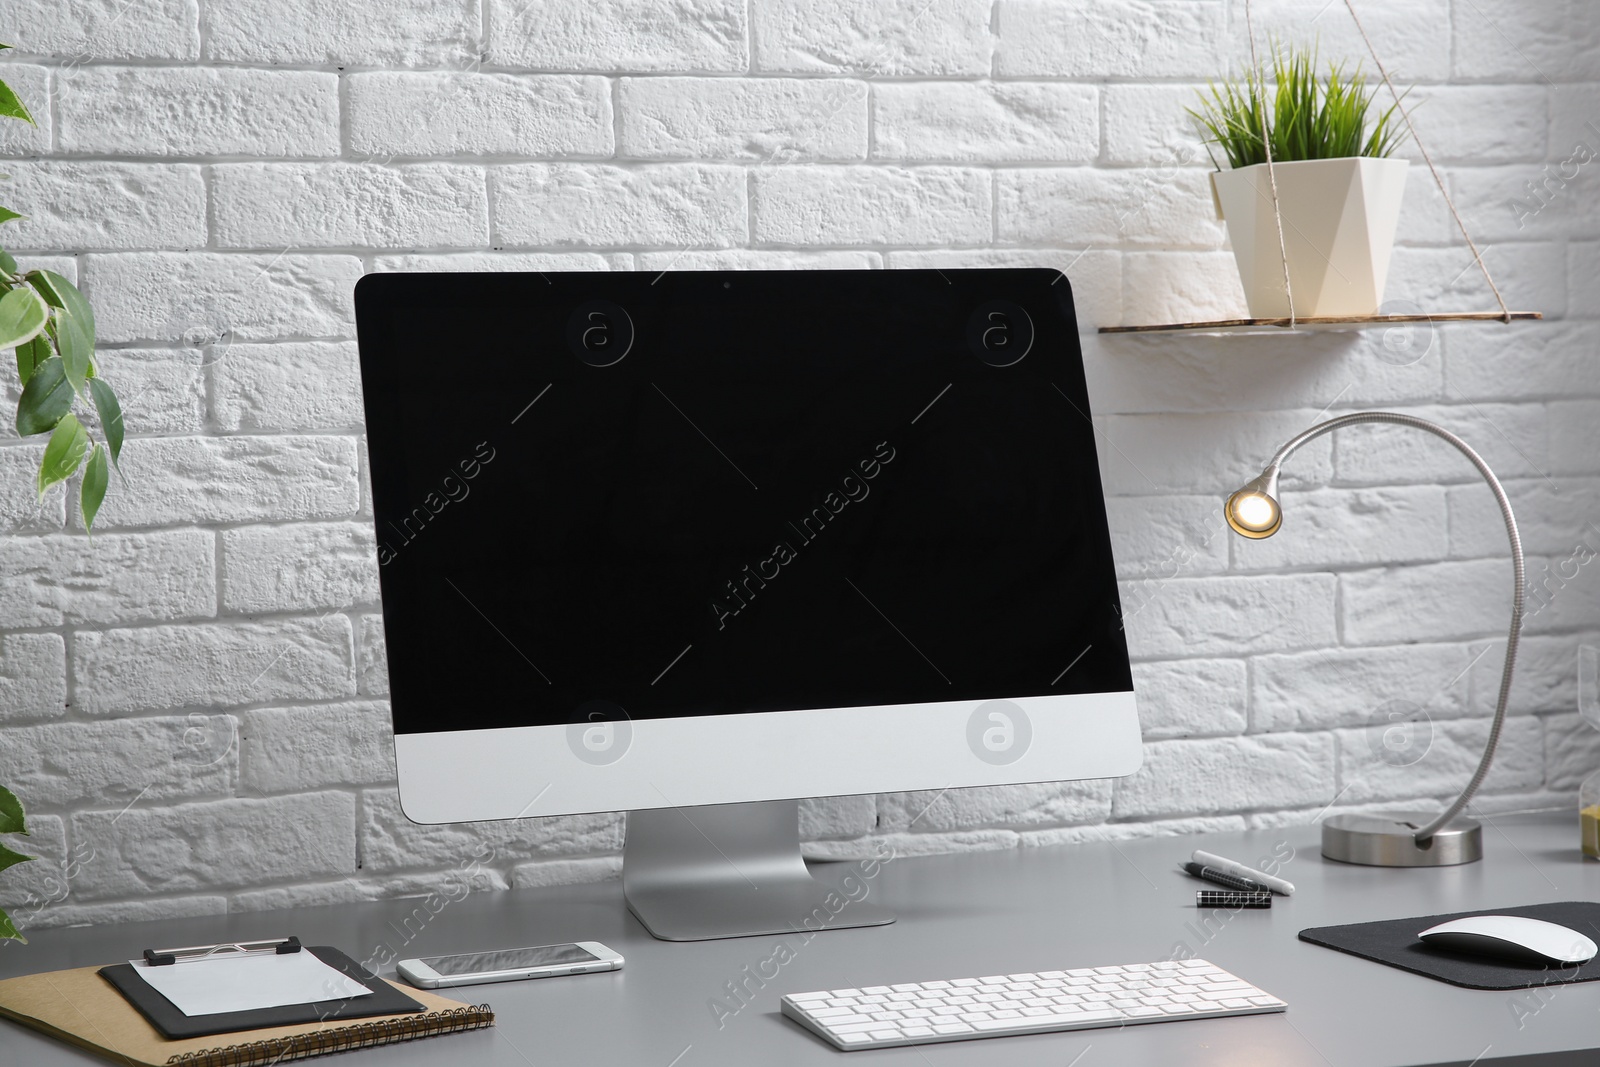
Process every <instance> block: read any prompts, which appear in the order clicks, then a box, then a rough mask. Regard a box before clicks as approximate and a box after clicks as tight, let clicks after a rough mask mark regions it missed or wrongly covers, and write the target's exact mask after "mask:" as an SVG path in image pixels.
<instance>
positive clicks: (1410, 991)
mask: <svg viewBox="0 0 1600 1067" xmlns="http://www.w3.org/2000/svg"><path fill="white" fill-rule="evenodd" d="M1484 836H1485V841H1484V844H1485V850H1486V853H1487V855H1486V858H1485V860H1484V861H1483V862H1481V863H1475V864H1469V865H1467V866H1464V867H1449V868H1442V869H1437V870H1380V869H1376V868H1368V867H1351V866H1344V865H1341V864H1337V863H1331V862H1328V861H1325V860H1323V859H1322V857H1321V855H1320V854H1319V852H1318V830H1317V828H1316V827H1294V828H1290V829H1284V830H1262V831H1252V832H1248V833H1234V834H1208V835H1203V836H1194V837H1177V838H1172V837H1168V838H1159V839H1153V840H1142V841H1123V842H1117V843H1114V844H1113V843H1096V844H1086V845H1074V846H1063V847H1057V848H1041V849H1030V850H1026V851H1012V852H987V853H977V854H966V855H958V856H935V857H926V858H896V859H893V860H891V861H890V862H888V863H886V864H884V865H883V867H882V869H881V870H880V871H879V872H878V873H877V875H876V877H874V878H872V879H871V880H870V881H869V882H867V883H865V884H866V885H868V886H870V899H872V900H874V901H877V902H880V903H883V904H885V905H887V906H889V907H891V908H893V909H894V910H895V911H896V912H897V913H898V915H899V921H898V922H896V923H895V924H893V925H892V926H887V927H878V928H873V929H861V930H829V931H825V932H821V933H818V934H816V935H815V936H814V937H812V938H811V939H810V940H805V939H804V938H802V937H800V936H798V935H791V936H789V937H787V938H783V939H780V938H777V937H754V938H739V939H734V940H727V941H712V942H700V943H693V944H674V943H668V942H661V941H655V940H653V939H651V938H650V936H649V935H648V934H646V933H645V932H644V930H643V929H642V928H641V927H640V926H639V925H638V923H637V922H635V921H634V919H633V918H632V917H631V916H629V915H628V914H627V913H626V911H625V909H624V907H623V904H622V892H621V887H620V886H619V885H618V884H617V883H615V882H612V883H607V884H603V885H589V886H568V887H560V888H554V889H541V890H524V891H517V892H509V893H482V894H475V895H473V896H471V897H468V898H466V899H464V900H461V901H458V902H454V903H448V904H446V905H444V906H443V907H442V908H441V910H439V912H438V914H436V915H431V916H430V915H429V914H428V912H427V910H426V909H423V910H421V911H417V910H416V909H417V908H418V906H419V903H420V902H419V901H418V900H414V899H413V900H397V901H382V902H377V903H370V904H351V905H341V906H335V907H319V908H302V909H297V910H293V911H282V912H255V913H246V914H238V915H225V916H208V917H200V918H195V919H187V920H182V921H176V920H174V921H162V922H144V923H123V924H117V925H109V926H103V927H91V928H78V929H69V930H46V931H43V932H41V933H39V934H38V935H37V936H36V937H34V938H33V941H32V943H31V944H29V945H26V946H22V945H14V944H13V945H8V946H6V947H5V948H4V949H3V950H0V977H11V976H13V975H18V974H26V973H31V972H34V971H43V970H54V969H57V968H62V967H79V966H85V965H88V964H96V963H108V962H112V961H116V960H124V959H127V958H129V957H130V956H133V955H137V954H138V952H139V950H141V949H143V948H145V947H147V946H150V945H175V944H197V943H211V942H219V941H231V940H235V939H242V938H249V937H267V936H277V935H282V934H287V933H293V934H298V935H299V936H300V938H301V939H302V940H303V941H305V942H307V943H308V944H333V945H338V946H339V947H341V948H343V949H344V950H345V951H347V952H348V953H350V955H352V956H355V957H356V958H358V959H360V958H366V957H369V956H372V955H373V954H374V953H375V952H376V951H377V950H378V949H379V947H380V946H392V947H393V948H394V949H396V950H399V951H400V954H401V956H402V957H411V956H428V955H438V954H441V953H446V952H454V951H463V950H473V949H483V948H495V947H509V946H516V945H536V944H548V943H553V942H560V941H574V940H585V941H588V940H598V941H602V942H604V943H605V944H607V945H610V946H611V947H612V948H615V949H616V950H617V951H619V952H621V953H622V954H623V956H625V957H626V959H627V966H626V968H625V969H624V970H622V971H618V972H615V973H610V974H598V975H584V976H578V977H572V978H554V979H545V980H541V981H531V982H514V983H506V984H501V985H487V986H474V987H469V988H466V989H458V990H448V991H444V992H447V993H449V994H451V995H460V996H461V998H462V999H469V998H470V999H471V1000H473V1001H487V1002H488V1003H490V1004H492V1005H493V1006H494V1008H495V1009H496V1012H497V1014H498V1024H497V1026H496V1027H495V1028H494V1029H492V1030H487V1031H484V1032H481V1033H472V1034H461V1035H455V1036H450V1037H443V1038H438V1039H435V1040H430V1041H425V1042H419V1043H416V1044H413V1045H406V1046H401V1047H394V1048H386V1049H376V1050H369V1051H365V1052H357V1053H347V1054H344V1055H341V1056H340V1057H339V1058H338V1063H339V1064H340V1065H341V1067H364V1065H371V1067H422V1065H424V1064H437V1063H440V1062H451V1063H454V1064H457V1065H460V1067H469V1065H484V1067H490V1065H492V1067H531V1065H539V1067H544V1065H546V1064H597V1065H602V1067H610V1065H627V1067H709V1065H716V1064H729V1065H734V1064H736V1065H739V1067H749V1065H751V1064H763V1065H768V1064H770V1065H797V1064H833V1065H835V1067H837V1065H840V1064H846V1065H855V1067H865V1065H867V1064H874V1065H875V1064H906V1065H908V1067H909V1065H913V1064H915V1065H918V1067H929V1065H931V1067H944V1065H947V1064H951V1065H953V1064H984V1065H994V1067H1007V1065H1012V1064H1018V1065H1020V1064H1029V1065H1035V1064H1055V1065H1058V1067H1062V1065H1067V1064H1079V1065H1081V1067H1101V1065H1104V1064H1138V1065H1148V1064H1173V1065H1179V1064H1182V1065H1184V1067H1223V1065H1227V1067H1238V1065H1241V1064H1248V1065H1262V1067H1301V1065H1307V1067H1311V1065H1315V1067H1346V1065H1350V1067H1400V1065H1406V1067H1411V1065H1419V1064H1428V1065H1434V1064H1452V1065H1456V1064H1459V1065H1461V1067H1465V1065H1466V1064H1469V1063H1472V1062H1473V1061H1475V1060H1476V1061H1477V1062H1478V1063H1479V1064H1480V1065H1481V1067H1488V1065H1489V1064H1491V1063H1494V1064H1500V1065H1501V1067H1509V1065H1511V1064H1523V1063H1528V1064H1532V1063H1539V1064H1545V1065H1553V1064H1567V1063H1579V1062H1583V1063H1593V1062H1595V1056H1594V1054H1593V1053H1589V1054H1586V1055H1582V1056H1563V1055H1560V1053H1562V1052H1570V1051H1572V1050H1579V1049H1585V1048H1591V1047H1594V1046H1600V1014H1597V1013H1600V982H1592V983H1581V984H1576V985H1565V986H1555V987H1549V988H1547V989H1544V990H1538V991H1519V992H1485V991H1479V990H1469V989H1458V988H1456V987H1454V986H1449V985H1445V984H1443V983H1440V982H1435V981H1432V980H1430V979H1427V978H1423V977H1420V976H1418V975H1414V974H1408V973H1406V972H1403V971H1399V970H1395V969H1393V968H1390V967H1384V966H1380V965H1378V964H1375V963H1370V962H1367V961H1365V960H1361V959H1357V958H1355V957H1353V956H1347V955H1344V954H1341V953H1338V952H1334V951H1331V950H1329V949H1326V948H1320V947H1317V946H1315V945H1310V944H1306V943H1304V942H1301V941H1299V940H1297V939H1296V936H1295V935H1296V934H1297V933H1298V931H1300V930H1301V929H1303V928H1305V927H1309V926H1327V925H1332V924H1337V923H1348V922H1361V921H1365V920H1370V919H1385V918H1398V917H1401V916H1406V915H1428V914H1434V913H1439V912H1449V911H1464V910H1477V909H1480V908H1481V909H1483V910H1485V911H1491V910H1493V909H1495V908H1497V907H1507V906H1512V905H1516V904H1532V903H1538V902H1544V901H1555V900H1575V899H1590V900H1593V899H1600V863H1594V862H1592V861H1589V862H1586V861H1584V860H1583V859H1582V857H1581V856H1580V854H1579V852H1578V827H1577V820H1576V818H1575V817H1574V816H1572V815H1567V814H1551V815H1536V816H1529V815H1523V816H1500V817H1496V818H1495V819H1494V820H1493V822H1492V823H1489V824H1488V825H1486V827H1485V834H1484ZM1197 847H1203V848H1206V849H1208V850H1210V851H1214V852H1218V853H1221V854H1223V855H1227V856H1231V857H1233V858H1236V859H1240V860H1244V861H1246V862H1253V861H1256V860H1259V859H1261V858H1263V857H1267V856H1270V855H1272V854H1273V852H1274V850H1275V849H1280V850H1283V851H1284V852H1286V851H1287V848H1293V849H1294V850H1295V852H1294V857H1293V859H1292V860H1291V861H1290V862H1289V863H1288V864H1287V865H1286V867H1285V868H1284V876H1285V877H1287V878H1289V879H1290V880H1291V881H1293V882H1294V883H1295V885H1296V887H1297V889H1298V891H1297V892H1296V894H1295V895H1294V896H1293V897H1291V898H1288V899H1284V898H1281V897H1280V898H1278V899H1277V901H1276V903H1275V906H1274V907H1273V908H1272V910H1271V911H1256V912H1248V911H1247V912H1239V913H1237V914H1234V915H1232V916H1231V917H1229V916H1228V915H1227V913H1219V915H1220V916H1221V919H1219V920H1213V921H1212V923H1211V924H1210V926H1209V928H1208V927H1207V926H1206V925H1204V924H1203V922H1202V919H1203V918H1204V917H1205V916H1206V915H1208V914H1210V913H1208V912H1201V911H1199V910H1197V909H1196V908H1195V907H1194V891H1195V888H1196V886H1197V885H1199V884H1201V883H1197V882H1196V881H1195V880H1193V879H1190V878H1188V877H1187V876H1185V875H1183V874H1181V873H1179V872H1177V870H1176V869H1175V865H1176V864H1177V863H1178V862H1179V861H1180V860H1182V859H1185V858H1187V856H1188V855H1189V852H1190V851H1191V850H1192V849H1194V848H1197ZM828 866H830V867H832V866H833V865H828ZM835 873H837V871H836V870H835ZM408 919H409V923H408V921H407V920H408ZM1222 919H1225V921H1221V920H1222ZM408 937H409V940H407V938H408ZM780 940H784V941H786V942H787V943H788V946H789V949H790V952H789V953H782V952H778V951H777V946H778V942H779V941H780ZM1175 950H1181V951H1183V952H1186V953H1188V954H1192V955H1196V956H1200V957H1203V958H1206V959H1209V960H1211V961H1212V962H1214V963H1216V964H1218V965H1219V966H1222V967H1225V968H1227V969H1229V970H1232V971H1235V972H1237V973H1238V974H1239V975H1240V976H1241V977H1243V978H1245V979H1247V980H1248V981H1251V982H1253V983H1255V984H1257V985H1259V986H1261V987H1262V988H1264V989H1266V990H1268V991H1269V992H1272V993H1274V994H1276V995H1277V996H1280V997H1282V998H1283V999H1285V1000H1287V1001H1288V1002H1289V1011H1288V1012H1287V1013H1286V1014H1284V1015H1265V1016H1253V1017H1244V1018H1236V1019H1212V1020H1203V1021H1191V1022H1173V1023H1161V1024H1154V1025H1148V1026H1136V1027H1130V1028H1128V1029H1125V1030H1120V1031H1119V1030H1088V1031H1080V1032H1077V1033H1068V1034H1050V1035H1040V1036H1032V1037H1008V1038H1000V1039H995V1040H987V1041H972V1042H955V1043H951V1044H943V1045H925V1046H921V1047H917V1048H904V1049H887V1050H882V1051H875V1052H855V1053H840V1052H835V1051H834V1050H833V1049H832V1048H831V1047H830V1046H828V1045H825V1044H823V1043H822V1042H821V1041H819V1040H818V1039H816V1038H815V1037H813V1036H811V1035H810V1034H809V1033H807V1032H805V1031H803V1030H801V1029H800V1028H798V1027H797V1026H795V1025H793V1024H792V1023H790V1022H789V1021H788V1020H786V1019H784V1018H782V1017H781V1016H780V1014H779V1012H778V998H779V996H780V995H782V994H783V993H785V992H799V991H804V990H811V989H826V988H837V987H841V986H863V985H879V984H892V983H896V982H903V981H915V980H924V979H935V978H957V977H964V976H977V975H983V974H1005V973H1012V972H1017V971H1036V970H1049V969H1064V968H1070V967H1083V966H1097V965H1103V964H1113V963H1136V962H1141V961H1149V960H1158V959H1168V958H1172V957H1173V955H1174V952H1175ZM790 957H792V958H790ZM774 959H777V960H778V962H770V961H773V960H774ZM746 968H748V971H747V970H746ZM774 970H776V971H777V977H776V978H774V979H771V980H769V981H766V985H765V988H758V986H757V981H756V980H747V975H755V976H756V978H757V979H760V976H761V975H762V974H766V975H771V974H772V973H773V972H774ZM386 973H387V974H389V975H390V976H392V975H393V968H392V967H390V968H387V970H386ZM741 981H744V982H745V983H746V987H747V988H748V989H749V990H750V993H749V994H748V995H747V996H748V999H749V1003H748V1004H747V1005H746V1006H742V1007H741V1006H740V1005H739V1002H738V1001H736V1000H734V999H733V998H732V997H731V996H730V995H729V992H728V987H729V984H730V983H738V982H741ZM714 998H720V999H721V1000H722V1002H723V1004H724V1005H725V1009H727V1010H726V1011H725V1012H724V1018H723V1019H722V1020H721V1025H720V1026H719V1020H718V1019H717V1017H716V1013H715V1012H714V1010H713V1007H712V1001H713V999H714ZM735 1008H737V1009H738V1010H737V1011H736V1012H733V1011H732V1009H735ZM730 1012H731V1014H730ZM1519 1016H1520V1018H1519ZM1519 1023H1520V1026H1519ZM1540 1054H1543V1055H1540ZM1080 1057H1081V1058H1080ZM1526 1057H1536V1058H1531V1059H1530V1058H1526ZM858 1061H859V1062H858ZM89 1062H100V1061H96V1060H93V1059H92V1058H90V1057H88V1056H87V1055H85V1054H83V1053H81V1052H78V1051H76V1050H74V1049H72V1048H70V1047H67V1046H65V1045H61V1044H58V1043H56V1042H53V1041H51V1040H49V1039H48V1038H45V1037H43V1036H40V1035H37V1034H34V1033H32V1032H31V1031H27V1030H24V1029H22V1028H20V1027H17V1026H14V1025H12V1024H10V1023H4V1022H0V1065H5V1067H9V1065H12V1064H18V1065H20V1064H27V1065H29V1067H55V1065H64V1064H80V1063H89ZM319 1062H320V1061H319ZM329 1062H330V1063H331V1062H332V1061H329Z"/></svg>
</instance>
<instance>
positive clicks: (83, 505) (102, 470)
mask: <svg viewBox="0 0 1600 1067" xmlns="http://www.w3.org/2000/svg"><path fill="white" fill-rule="evenodd" d="M110 480H111V471H110V469H109V468H108V467H107V466H106V450H105V449H104V448H103V447H101V446H100V445H95V446H94V451H93V452H91V453H89V462H88V464H87V465H86V466H85V467H84V468H83V486H82V487H81V488H80V489H79V491H78V507H79V508H80V509H81V510H82V511H83V528H84V529H85V530H92V529H93V528H94V517H95V516H96V515H98V514H100V504H101V502H102V501H104V500H105V498H106V484H107V483H108V482H109V481H110Z"/></svg>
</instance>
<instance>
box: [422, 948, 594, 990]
mask: <svg viewBox="0 0 1600 1067" xmlns="http://www.w3.org/2000/svg"><path fill="white" fill-rule="evenodd" d="M621 969H622V957H621V956H619V955H618V954H617V953H615V952H613V951H611V950H610V949H609V948H606V947H605V946H604V945H602V944H601V943H600V942H598V941H575V942H572V943H571V944H566V945H538V946H536V947H534V948H500V949H492V950H490V951H488V952H461V953H457V954H456V955H453V956H427V957H424V958H423V959H420V960H401V961H400V962H399V963H397V964H395V970H397V971H399V972H400V977H402V978H404V979H405V980H406V981H408V982H410V983H411V984H412V985H414V986H420V987H421V988H423V989H439V988H442V987H444V986H455V985H476V984H478V983H479V982H514V981H516V980H518V979H520V978H554V977H555V976H556V975H560V974H588V973H589V972H591V971H618V970H621Z"/></svg>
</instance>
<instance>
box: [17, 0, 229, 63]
mask: <svg viewBox="0 0 1600 1067" xmlns="http://www.w3.org/2000/svg"><path fill="white" fill-rule="evenodd" d="M199 7H200V3H199V0H81V2H75V3H74V4H73V5H72V6H71V7H66V6H63V5H61V4H57V3H52V2H51V0H11V2H9V3H8V4H7V5H6V15H7V20H6V21H7V23H8V24H9V26H10V27H15V32H14V33H13V32H12V30H11V29H9V28H8V29H7V31H6V32H7V36H8V37H9V38H10V39H11V41H12V43H14V44H15V45H16V46H17V50H18V51H21V52H31V53H34V54H36V55H47V56H52V57H55V58H57V59H68V60H72V61H74V62H75V63H81V62H84V61H86V60H96V59H100V60H103V59H197V58H199V55H200V14H199ZM72 73H73V72H72V71H71V70H70V69H69V70H68V71H67V72H65V74H64V76H70V75H71V74H72Z"/></svg>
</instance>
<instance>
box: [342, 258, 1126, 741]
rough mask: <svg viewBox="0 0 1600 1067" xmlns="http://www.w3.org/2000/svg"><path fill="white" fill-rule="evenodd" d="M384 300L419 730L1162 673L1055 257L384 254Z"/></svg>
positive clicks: (384, 447) (950, 696) (406, 662)
mask: <svg viewBox="0 0 1600 1067" xmlns="http://www.w3.org/2000/svg"><path fill="white" fill-rule="evenodd" d="M356 309H357V323H358V330H359V337H360V349H361V366H362V379H363V387H364V392H365V402H366V412H367V447H368V453H369V458H370V466H371V481H372V494H373V508H374V515H375V525H376V529H377V538H378V555H379V561H380V568H379V574H380V580H381V585H382V593H383V622H384V631H385V636H386V640H387V649H388V669H389V677H390V691H391V702H392V706H393V716H394V723H395V729H396V731H397V732H400V733H426V732H432V731H439V730H462V729H480V728H491V727H513V726H529V725H551V724H568V723H574V722H582V721H585V720H586V719H588V720H593V719H596V718H601V717H604V718H611V717H614V716H616V715H620V714H625V715H627V716H628V717H630V718H633V719H648V718H659V717H670V716H687V715H717V714H727V713H739V712H760V711H788V710H803V709H816V708H842V707H860V706H872V705H883V704H908V703H921V702H931V701H947V700H962V699H991V698H1016V697H1025V696H1041V695H1049V694H1073V693H1101V692H1119V691H1127V690H1131V688H1132V684H1131V680H1130V676H1129V669H1128V657H1127V647H1126V642H1125V640H1124V636H1123V633H1122V628H1121V616H1120V608H1119V604H1118V599H1117V588H1116V581H1115V573H1114V568H1113V563H1112V557H1111V546H1110V540H1109V536H1108V534H1107V530H1106V517H1105V503H1104V498H1103V496H1102V490H1101V485H1100V476H1099V470H1098V466H1097V461H1096V454H1095V435H1094V429H1093V427H1092V425H1091V423H1090V421H1089V413H1090V412H1089V402H1088V397H1087V395H1086V392H1085V387H1084V374H1083V366H1082V356H1081V354H1080V351H1079V347H1078V337H1077V328H1076V322H1075V317H1074V314H1073V305H1072V295H1071V288H1070V285H1069V284H1068V282H1067V281H1066V279H1064V278H1063V277H1061V275H1059V274H1058V273H1057V272H1055V271H1050V270H1037V269H1019V270H1010V269H1007V270H946V271H920V270H919V271H796V272H787V271H746V272H731V271H730V272H670V273H665V274H659V275H657V274H650V273H631V274H630V273H615V274H612V273H587V272H586V273H562V274H558V273H551V274H540V273H528V274H391V275H386V274H377V275H369V276H367V277H366V278H363V279H362V281H361V283H360V285H359V286H358V288H357V294H356ZM597 709H599V710H598V711H597Z"/></svg>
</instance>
